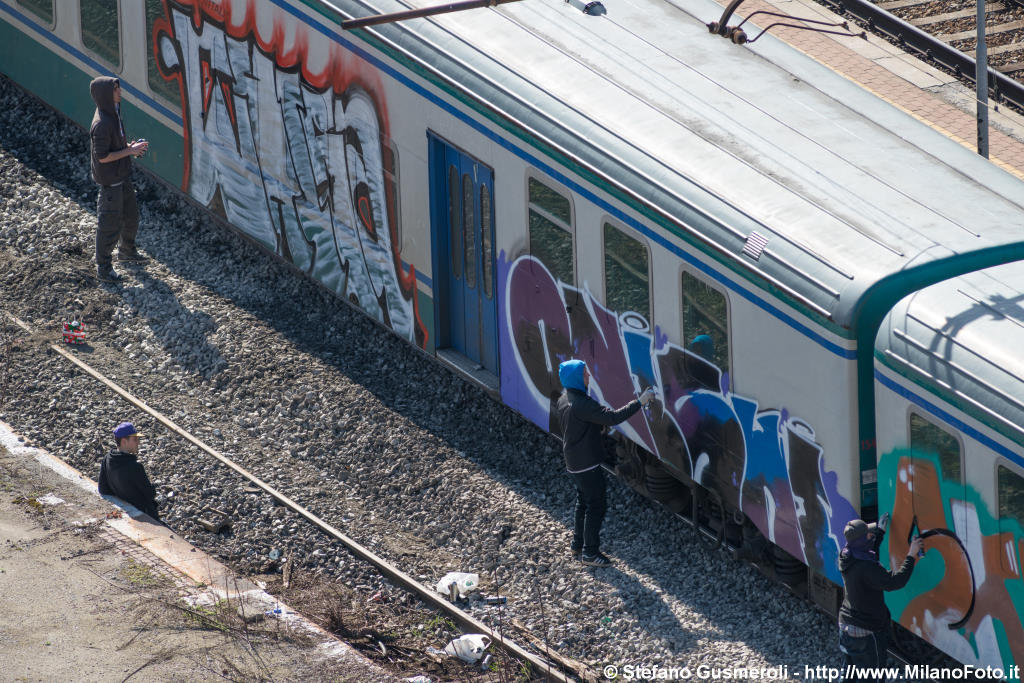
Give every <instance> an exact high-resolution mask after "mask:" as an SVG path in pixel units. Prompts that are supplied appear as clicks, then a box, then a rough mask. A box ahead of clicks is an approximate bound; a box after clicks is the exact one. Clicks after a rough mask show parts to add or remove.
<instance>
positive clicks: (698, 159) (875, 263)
mask: <svg viewBox="0 0 1024 683" xmlns="http://www.w3.org/2000/svg"><path fill="white" fill-rule="evenodd" d="M333 4H334V5H335V6H337V7H338V8H339V9H340V10H341V11H343V13H344V15H343V16H356V17H357V16H366V15H370V14H375V13H379V12H391V11H399V10H403V9H408V7H409V6H410V5H412V6H424V5H427V4H436V3H435V2H434V0H416V1H415V2H413V3H409V4H405V3H399V2H397V1H395V0H374V2H373V4H372V6H371V5H370V4H369V3H364V2H362V1H361V0H345V1H344V2H334V3H333ZM606 6H607V9H608V14H607V15H605V16H596V17H595V16H587V15H585V14H583V13H582V12H581V11H580V10H578V9H575V8H574V7H572V6H571V5H569V4H567V3H566V2H557V1H553V0H525V1H524V2H519V3H514V4H508V5H501V6H499V7H497V8H491V9H480V10H471V11H463V12H458V13H454V14H446V15H440V16H435V17H432V18H429V19H415V20H409V21H404V22H400V23H397V24H390V25H382V26H377V27H374V28H373V29H371V30H370V31H371V32H370V33H365V34H362V35H363V37H364V38H366V39H367V40H369V41H370V42H371V43H376V44H377V45H378V46H380V47H381V48H382V49H384V50H385V51H387V52H388V53H389V54H391V55H392V56H395V57H396V58H398V59H400V60H401V59H403V54H404V58H406V59H407V61H410V62H411V63H415V64H417V65H418V66H417V68H418V69H419V70H420V71H421V72H423V73H427V74H428V75H429V77H430V78H432V79H433V80H434V81H435V82H437V83H439V84H441V85H442V86H443V87H447V88H449V89H450V90H451V91H452V92H456V93H458V91H460V90H461V91H462V93H461V94H463V95H464V94H465V93H468V94H470V95H471V97H472V98H473V99H472V100H471V103H472V104H473V106H474V107H476V108H477V109H480V110H481V111H483V112H484V113H485V114H486V115H488V116H491V117H497V120H499V121H501V122H502V123H503V124H504V127H505V128H506V130H509V131H510V132H511V133H512V134H513V135H516V136H519V137H520V138H523V139H526V140H527V142H528V143H529V145H528V146H537V147H540V148H542V149H546V150H547V151H549V152H550V153H551V154H552V156H554V157H555V158H556V159H559V160H560V161H562V162H563V163H564V165H565V166H566V167H568V168H569V169H570V171H571V172H573V173H575V174H576V175H577V176H579V177H581V178H583V179H591V180H593V181H594V182H596V183H598V184H599V185H600V186H604V187H607V188H608V190H609V192H610V193H612V194H613V195H617V196H620V197H623V198H625V199H626V200H627V201H629V202H631V203H632V204H633V206H635V207H637V211H638V212H639V213H640V214H641V215H644V214H646V215H647V216H648V217H649V218H650V220H647V221H645V222H643V223H641V224H639V225H638V226H637V227H638V228H639V229H640V230H641V231H646V232H647V233H648V237H651V238H652V239H655V240H657V239H658V236H659V235H662V236H663V235H664V231H665V230H669V231H672V232H676V233H678V234H680V235H683V236H685V237H686V238H687V239H689V240H691V241H693V242H694V243H697V244H700V245H702V248H704V249H705V250H707V251H709V252H710V253H712V254H713V255H714V256H715V257H716V258H718V259H719V260H720V261H722V262H723V263H725V264H727V265H728V266H729V267H730V268H732V269H733V270H734V271H736V272H739V273H742V274H743V275H744V276H745V277H748V278H750V279H752V280H754V281H755V282H759V283H761V284H762V285H764V286H767V287H768V288H769V289H771V290H774V291H776V292H778V293H779V294H780V295H781V296H783V297H787V298H789V299H790V300H791V301H793V302H794V303H795V304H796V305H798V306H800V307H802V308H803V309H804V310H805V311H807V312H809V313H811V314H817V317H818V318H819V319H820V320H821V321H822V322H824V323H825V324H830V323H836V324H834V325H833V327H834V328H836V329H837V330H841V329H842V328H845V327H849V326H850V325H851V321H852V319H853V316H854V315H856V310H857V306H858V301H859V300H860V298H861V295H862V294H863V293H864V291H865V290H866V289H867V288H868V287H870V286H871V285H872V284H874V283H876V282H877V281H879V280H881V279H882V278H885V277H887V276H891V275H898V274H899V273H900V272H901V271H904V270H905V269H907V268H909V267H911V266H914V265H920V264H922V263H925V262H930V261H937V260H941V259H947V258H949V257H951V256H955V255H958V254H964V253H967V252H972V251H977V250H984V249H986V248H988V247H993V246H999V245H1004V244H1010V243H1015V242H1018V241H1019V240H1020V229H1019V225H1020V219H1021V217H1022V216H1024V211H1022V208H1024V207H1022V204H1021V201H1022V198H1024V184H1022V183H1021V182H1020V181H1019V180H1017V179H1016V178H1015V177H1013V176H1011V175H1010V174H1008V173H1006V172H1004V171H1002V170H1000V169H999V168H997V167H995V166H994V165H992V164H991V163H989V162H988V161H986V160H984V159H982V158H981V157H979V156H978V155H976V154H974V153H972V152H971V151H970V150H967V149H965V148H964V147H963V146H961V145H960V144H958V143H956V142H954V141H951V140H949V139H947V138H946V137H944V136H943V135H941V134H939V133H938V132H936V131H933V130H932V129H930V128H928V127H927V126H926V125H924V124H923V123H921V122H919V121H918V120H916V119H914V118H913V117H912V116H910V115H908V114H906V113H904V112H902V111H900V110H898V109H896V108H895V107H893V106H891V105H890V104H888V103H886V102H884V101H883V100H881V99H880V98H878V97H876V96H875V95H873V94H871V93H869V92H867V91H865V90H864V89H862V88H861V87H860V86H858V85H856V84H854V83H852V82H850V81H848V80H846V79H845V78H843V77H842V76H840V75H838V74H836V73H834V72H832V71H831V70H829V69H827V68H826V67H824V66H822V65H820V64H818V63H817V62H815V61H814V60H812V59H811V58H809V57H807V56H806V55H804V54H803V53H800V52H799V51H797V50H795V49H793V48H792V47H790V46H788V45H787V44H785V43H783V42H782V41H780V40H777V39H775V38H773V37H771V36H770V35H766V36H765V37H764V38H762V39H761V40H759V41H758V42H757V43H755V44H747V45H744V46H737V45H734V44H732V43H731V42H729V41H728V40H726V39H724V38H721V37H719V36H716V35H712V34H710V33H709V31H708V29H707V27H706V25H705V24H706V22H708V21H711V20H713V19H717V18H718V17H719V16H720V14H721V12H722V8H721V6H719V5H717V4H715V3H713V2H710V0H672V1H666V0H609V1H608V2H607V3H606ZM850 40H858V39H857V38H850ZM408 58H412V59H411V60H408ZM461 99H463V100H465V97H462V98H461ZM509 122H511V123H512V125H508V124H509ZM553 174H554V175H555V176H556V179H560V180H563V181H565V182H567V184H569V185H570V186H575V187H581V186H580V185H576V182H575V179H574V178H572V177H566V178H561V177H560V176H561V174H560V173H558V172H557V171H553ZM753 232H757V233H759V234H760V235H762V236H764V237H765V238H766V239H767V247H766V249H765V251H764V252H763V254H762V255H761V256H760V258H759V259H758V260H754V259H753V258H750V257H748V256H744V255H743V247H744V245H745V244H746V241H747V240H748V238H749V237H750V236H751V234H752V233H753Z"/></svg>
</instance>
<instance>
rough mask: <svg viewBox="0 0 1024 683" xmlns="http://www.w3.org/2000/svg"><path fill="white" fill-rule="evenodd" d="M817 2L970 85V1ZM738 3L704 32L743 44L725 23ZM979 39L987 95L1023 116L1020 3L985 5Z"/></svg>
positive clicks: (973, 11) (973, 33)
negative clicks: (981, 38)
mask: <svg viewBox="0 0 1024 683" xmlns="http://www.w3.org/2000/svg"><path fill="white" fill-rule="evenodd" d="M817 2H818V3H819V4H821V5H824V6H825V7H828V8H829V9H830V10H832V11H833V12H835V13H836V14H838V15H840V16H842V17H848V18H852V19H854V20H856V21H858V22H859V23H860V24H861V25H863V26H864V27H865V28H866V29H867V30H869V31H871V32H873V33H875V34H876V35H879V36H881V37H883V38H886V39H888V40H891V41H892V42H894V43H896V44H897V45H899V46H900V47H902V48H903V49H904V50H906V51H907V52H909V53H911V54H915V55H917V56H918V57H920V58H922V59H924V60H925V61H927V62H930V63H932V64H934V65H936V66H938V67H940V68H943V69H946V70H947V71H949V72H951V73H953V74H954V75H956V76H957V77H958V78H959V79H960V80H961V81H962V82H964V83H967V84H970V85H971V86H972V87H973V86H974V84H975V82H976V69H977V64H976V62H975V60H974V52H975V48H976V42H977V40H976V37H977V4H976V3H975V2H972V0H880V1H879V2H871V1H870V0H817ZM742 3H743V0H732V2H731V3H730V4H729V5H727V6H726V8H725V10H724V11H723V13H722V16H721V18H720V19H719V20H717V21H712V22H711V23H709V24H708V29H709V30H710V31H711V32H712V33H719V34H721V35H723V36H732V37H733V40H735V41H738V42H746V40H748V37H747V36H746V34H745V33H742V32H741V31H738V30H737V27H735V26H733V25H731V24H730V21H731V20H734V17H733V14H734V13H735V12H737V11H741V7H740V6H741V5H742ZM734 33H735V34H737V35H733V34H734ZM740 34H742V35H740ZM985 35H986V36H987V40H986V45H987V53H988V81H989V96H990V97H991V98H992V99H993V100H995V101H996V102H1005V103H1008V104H1010V105H1012V106H1014V107H1015V108H1017V109H1018V110H1019V111H1024V4H1021V3H1020V2H1019V0H999V1H997V2H990V3H986V28H985Z"/></svg>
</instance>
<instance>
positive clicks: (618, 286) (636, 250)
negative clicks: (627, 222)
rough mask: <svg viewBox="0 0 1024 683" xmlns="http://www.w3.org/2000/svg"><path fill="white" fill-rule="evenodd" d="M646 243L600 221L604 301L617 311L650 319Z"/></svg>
mask: <svg viewBox="0 0 1024 683" xmlns="http://www.w3.org/2000/svg"><path fill="white" fill-rule="evenodd" d="M648 258H649V257H648V255H647V247H646V246H644V243H643V242H641V241H640V240H637V239H634V238H632V237H630V236H629V235H627V234H626V233H624V232H622V231H621V230H619V229H618V228H616V227H615V226H614V225H612V224H611V223H605V224H604V292H605V304H606V305H607V306H608V308H610V309H612V310H613V311H617V312H619V313H625V312H627V311H632V312H634V313H639V314H640V315H642V316H644V317H645V318H647V320H648V322H650V320H651V290H650V282H651V278H650V268H649V265H648V264H649V261H648Z"/></svg>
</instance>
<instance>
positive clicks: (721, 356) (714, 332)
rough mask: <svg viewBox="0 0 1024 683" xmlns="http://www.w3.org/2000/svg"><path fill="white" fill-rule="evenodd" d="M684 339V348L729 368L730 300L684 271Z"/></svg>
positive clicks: (719, 366)
mask: <svg viewBox="0 0 1024 683" xmlns="http://www.w3.org/2000/svg"><path fill="white" fill-rule="evenodd" d="M682 287H683V296H682V302H683V339H684V340H685V341H686V348H687V349H689V350H690V351H693V352H694V353H696V354H697V355H698V356H701V357H702V358H704V359H705V360H709V361H711V362H712V363H714V364H715V365H716V366H717V367H718V369H719V370H721V371H722V372H729V302H728V300H727V299H726V298H725V294H723V293H722V292H720V291H718V290H717V289H715V288H714V287H712V286H711V285H709V284H707V283H706V282H704V281H703V280H700V279H698V278H696V277H694V276H693V275H691V274H690V273H687V272H683V284H682Z"/></svg>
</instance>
